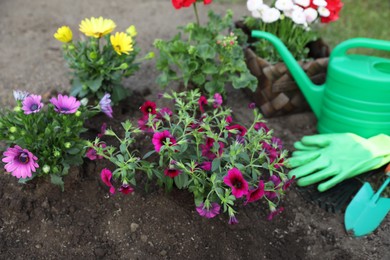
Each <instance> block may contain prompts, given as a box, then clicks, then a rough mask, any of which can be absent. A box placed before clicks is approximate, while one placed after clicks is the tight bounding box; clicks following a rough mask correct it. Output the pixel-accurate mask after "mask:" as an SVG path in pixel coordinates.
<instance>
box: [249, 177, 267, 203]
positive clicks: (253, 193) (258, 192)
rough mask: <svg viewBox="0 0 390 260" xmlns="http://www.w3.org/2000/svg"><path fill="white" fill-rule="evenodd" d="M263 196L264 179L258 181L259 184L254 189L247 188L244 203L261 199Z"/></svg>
mask: <svg viewBox="0 0 390 260" xmlns="http://www.w3.org/2000/svg"><path fill="white" fill-rule="evenodd" d="M263 196H264V181H260V182H259V186H258V187H257V188H256V189H253V190H249V191H248V194H247V195H246V201H245V205H246V204H247V203H249V202H254V201H256V200H259V199H261V198H262V197H263Z"/></svg>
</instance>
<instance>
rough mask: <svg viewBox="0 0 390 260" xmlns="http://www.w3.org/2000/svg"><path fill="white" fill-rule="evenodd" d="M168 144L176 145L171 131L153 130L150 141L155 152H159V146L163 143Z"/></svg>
mask: <svg viewBox="0 0 390 260" xmlns="http://www.w3.org/2000/svg"><path fill="white" fill-rule="evenodd" d="M168 141H169V146H173V145H176V139H175V138H174V137H173V136H172V135H171V133H170V132H169V131H168V130H164V131H162V132H155V133H154V134H153V139H152V143H153V144H154V149H155V150H156V152H160V150H161V147H162V146H163V145H166V144H168V143H167V142H168Z"/></svg>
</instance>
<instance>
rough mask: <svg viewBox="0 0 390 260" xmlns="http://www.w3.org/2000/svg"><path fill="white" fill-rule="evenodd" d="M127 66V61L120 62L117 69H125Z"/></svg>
mask: <svg viewBox="0 0 390 260" xmlns="http://www.w3.org/2000/svg"><path fill="white" fill-rule="evenodd" d="M128 67H129V65H127V63H122V64H121V65H120V66H119V69H121V70H125V69H127V68H128Z"/></svg>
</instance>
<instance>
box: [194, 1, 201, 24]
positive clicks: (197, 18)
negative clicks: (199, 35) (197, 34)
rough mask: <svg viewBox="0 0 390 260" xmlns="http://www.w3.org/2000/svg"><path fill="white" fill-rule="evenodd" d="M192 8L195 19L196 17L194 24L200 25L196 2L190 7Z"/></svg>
mask: <svg viewBox="0 0 390 260" xmlns="http://www.w3.org/2000/svg"><path fill="white" fill-rule="evenodd" d="M192 6H193V7H194V12H195V17H196V23H197V24H198V25H200V23H199V15H198V8H197V7H196V2H194V4H193V5H192Z"/></svg>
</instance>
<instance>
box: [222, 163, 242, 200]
mask: <svg viewBox="0 0 390 260" xmlns="http://www.w3.org/2000/svg"><path fill="white" fill-rule="evenodd" d="M223 182H224V183H225V184H226V185H227V186H229V187H230V188H232V194H233V195H234V197H236V198H241V197H242V196H244V195H246V194H248V183H247V182H246V180H245V179H244V177H243V176H242V173H241V172H240V170H239V169H237V168H232V169H231V170H229V171H228V174H227V175H226V176H225V177H224V178H223Z"/></svg>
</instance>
